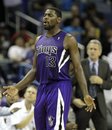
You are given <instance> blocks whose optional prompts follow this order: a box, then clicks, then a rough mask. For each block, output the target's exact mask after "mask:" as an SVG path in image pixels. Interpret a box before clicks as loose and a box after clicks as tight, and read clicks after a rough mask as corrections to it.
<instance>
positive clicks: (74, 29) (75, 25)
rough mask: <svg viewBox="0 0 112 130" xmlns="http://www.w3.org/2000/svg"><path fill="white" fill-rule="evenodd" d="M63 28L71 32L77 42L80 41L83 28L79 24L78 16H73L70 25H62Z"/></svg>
mask: <svg viewBox="0 0 112 130" xmlns="http://www.w3.org/2000/svg"><path fill="white" fill-rule="evenodd" d="M63 30H64V31H65V32H68V33H70V34H72V35H73V36H74V37H75V38H76V40H77V41H78V43H82V35H83V34H84V30H83V28H82V27H81V25H80V19H79V17H74V18H73V19H72V22H71V25H70V26H67V27H64V28H63Z"/></svg>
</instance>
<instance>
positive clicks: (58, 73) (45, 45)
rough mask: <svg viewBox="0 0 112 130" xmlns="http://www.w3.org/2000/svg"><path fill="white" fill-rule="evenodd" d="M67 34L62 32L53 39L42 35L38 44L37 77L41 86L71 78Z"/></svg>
mask: <svg viewBox="0 0 112 130" xmlns="http://www.w3.org/2000/svg"><path fill="white" fill-rule="evenodd" d="M65 36H66V33H65V32H63V31H60V32H59V33H58V34H56V35H55V36H53V37H47V36H46V34H44V35H42V36H41V37H40V38H39V40H38V41H37V43H36V51H37V59H38V60H37V75H36V79H37V81H39V82H40V83H41V84H43V83H49V82H52V81H59V80H70V78H69V62H70V61H69V59H70V56H69V53H68V51H66V50H65V49H64V46H63V41H64V38H65Z"/></svg>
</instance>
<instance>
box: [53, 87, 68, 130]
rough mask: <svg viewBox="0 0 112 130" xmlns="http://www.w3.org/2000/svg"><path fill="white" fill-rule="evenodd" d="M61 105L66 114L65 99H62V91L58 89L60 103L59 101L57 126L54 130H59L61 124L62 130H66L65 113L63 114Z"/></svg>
mask: <svg viewBox="0 0 112 130" xmlns="http://www.w3.org/2000/svg"><path fill="white" fill-rule="evenodd" d="M60 103H61V104H60ZM61 105H62V108H63V112H64V100H63V97H62V94H61V91H60V89H58V101H57V111H56V125H55V127H54V130H59V126H60V123H61V126H62V129H61V130H65V127H64V113H61ZM61 117H62V118H61ZM60 118H61V121H60Z"/></svg>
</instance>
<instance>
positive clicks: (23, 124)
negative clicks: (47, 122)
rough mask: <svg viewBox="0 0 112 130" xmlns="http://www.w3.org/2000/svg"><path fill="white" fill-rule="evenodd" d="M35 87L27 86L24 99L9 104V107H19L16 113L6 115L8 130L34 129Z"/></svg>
mask: <svg viewBox="0 0 112 130" xmlns="http://www.w3.org/2000/svg"><path fill="white" fill-rule="evenodd" d="M36 94H37V88H36V87H35V86H34V85H29V87H27V89H26V91H25V94H24V99H23V100H22V101H21V102H17V103H14V104H12V105H11V107H10V109H14V108H15V107H18V108H20V110H18V111H17V112H16V113H14V114H12V115H10V116H9V117H7V121H6V122H7V126H8V130H18V129H19V130H26V129H27V130H34V129H35V123H34V115H33V113H34V112H33V111H34V103H35V100H36Z"/></svg>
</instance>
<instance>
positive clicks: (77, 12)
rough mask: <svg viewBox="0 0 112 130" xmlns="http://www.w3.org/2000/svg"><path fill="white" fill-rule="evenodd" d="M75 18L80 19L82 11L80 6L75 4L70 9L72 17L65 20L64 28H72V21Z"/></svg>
mask: <svg viewBox="0 0 112 130" xmlns="http://www.w3.org/2000/svg"><path fill="white" fill-rule="evenodd" d="M75 17H79V18H80V10H79V6H78V5H76V4H73V5H72V6H71V9H70V17H67V18H65V19H64V20H63V27H66V26H70V25H71V22H72V20H73V19H74V18H75Z"/></svg>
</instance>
